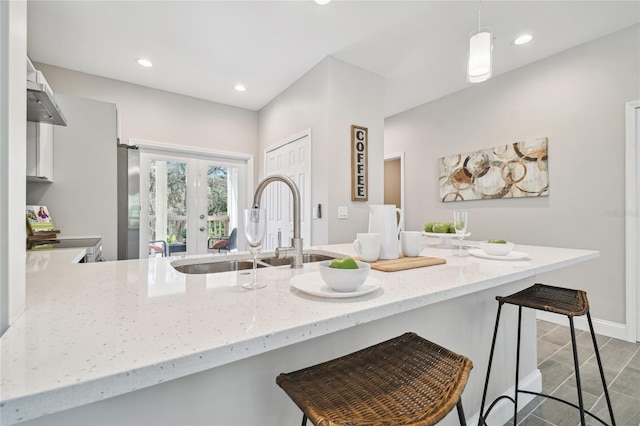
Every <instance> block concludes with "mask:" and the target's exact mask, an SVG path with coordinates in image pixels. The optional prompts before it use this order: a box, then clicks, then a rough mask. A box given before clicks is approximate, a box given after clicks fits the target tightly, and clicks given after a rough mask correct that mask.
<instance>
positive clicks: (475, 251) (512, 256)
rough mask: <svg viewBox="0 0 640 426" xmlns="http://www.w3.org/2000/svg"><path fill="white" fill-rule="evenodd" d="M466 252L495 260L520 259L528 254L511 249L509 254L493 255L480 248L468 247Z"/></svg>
mask: <svg viewBox="0 0 640 426" xmlns="http://www.w3.org/2000/svg"><path fill="white" fill-rule="evenodd" d="M468 253H469V254H470V255H472V256H476V257H482V258H483V259H495V260H520V259H526V258H527V257H529V255H528V254H527V253H525V252H523V251H512V252H511V253H509V254H506V255H504V256H494V255H492V254H487V253H485V252H483V251H482V250H481V249H469V250H468Z"/></svg>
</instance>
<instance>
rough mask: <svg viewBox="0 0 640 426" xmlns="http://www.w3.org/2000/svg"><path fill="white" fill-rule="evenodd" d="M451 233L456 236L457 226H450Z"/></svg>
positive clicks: (451, 224)
mask: <svg viewBox="0 0 640 426" xmlns="http://www.w3.org/2000/svg"><path fill="white" fill-rule="evenodd" d="M449 233H450V234H455V233H456V226H455V225H454V224H453V223H450V224H449Z"/></svg>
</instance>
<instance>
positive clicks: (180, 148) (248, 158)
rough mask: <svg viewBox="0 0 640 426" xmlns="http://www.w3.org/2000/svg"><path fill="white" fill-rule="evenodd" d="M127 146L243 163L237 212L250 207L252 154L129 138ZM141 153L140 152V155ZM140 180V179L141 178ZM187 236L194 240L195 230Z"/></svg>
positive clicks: (159, 152) (169, 153) (240, 245)
mask: <svg viewBox="0 0 640 426" xmlns="http://www.w3.org/2000/svg"><path fill="white" fill-rule="evenodd" d="M129 145H135V146H138V147H139V148H142V150H146V151H147V152H149V151H151V152H153V153H156V154H158V155H176V156H182V157H193V158H194V159H196V158H198V157H200V158H202V159H206V160H209V159H211V160H214V161H215V160H220V161H225V160H230V161H239V162H244V163H246V169H247V170H246V173H247V176H246V181H245V186H246V187H245V188H244V189H245V196H244V200H242V199H239V200H238V202H239V205H238V210H239V211H240V210H242V209H243V208H245V207H247V206H250V205H251V202H252V201H253V189H254V182H253V175H254V155H253V154H244V153H238V152H229V151H219V150H214V149H207V148H200V147H194V146H189V145H174V144H168V143H164V142H156V141H148V140H144V139H134V138H130V139H129ZM142 153H143V152H141V154H142ZM141 179H142V177H141ZM196 197H199V194H198V191H196ZM196 213H197V212H193V214H194V216H196V217H197V214H196ZM238 221H239V227H240V226H242V225H241V223H240V222H241V220H240V218H238ZM187 232H188V234H187V239H190V238H191V239H192V240H194V239H196V237H195V235H194V234H193V233H195V232H196V231H195V230H187ZM237 232H238V233H240V232H244V231H243V230H242V229H238V231H237ZM140 237H142V232H141V233H140ZM243 244H244V242H241V241H238V249H241V248H243ZM142 254H143V245H142V244H141V246H140V255H141V257H142Z"/></svg>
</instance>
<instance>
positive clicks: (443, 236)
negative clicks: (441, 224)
mask: <svg viewBox="0 0 640 426" xmlns="http://www.w3.org/2000/svg"><path fill="white" fill-rule="evenodd" d="M422 235H425V236H427V237H436V238H440V247H442V248H452V247H458V245H457V244H456V245H455V246H454V245H453V243H452V242H451V240H453V239H456V240H457V239H458V234H450V233H448V232H447V233H444V232H422ZM469 235H471V232H467V233H466V234H464V237H465V238H466V237H468V236H469Z"/></svg>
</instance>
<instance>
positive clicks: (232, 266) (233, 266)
mask: <svg viewBox="0 0 640 426" xmlns="http://www.w3.org/2000/svg"><path fill="white" fill-rule="evenodd" d="M336 257H337V256H331V255H328V254H319V253H304V254H303V255H302V262H303V263H310V262H321V261H323V260H331V259H335V258H336ZM183 262H184V261H183V260H180V261H177V262H174V263H172V266H173V267H174V268H175V269H176V271H178V272H182V273H183V274H214V273H216V272H233V271H240V270H244V269H252V268H253V260H251V259H250V258H249V259H247V258H242V259H234V260H214V261H211V262H203V263H188V264H180V263H183ZM290 264H291V259H290V258H285V259H278V258H276V257H266V258H262V259H258V263H257V267H258V268H269V267H272V266H283V265H290Z"/></svg>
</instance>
